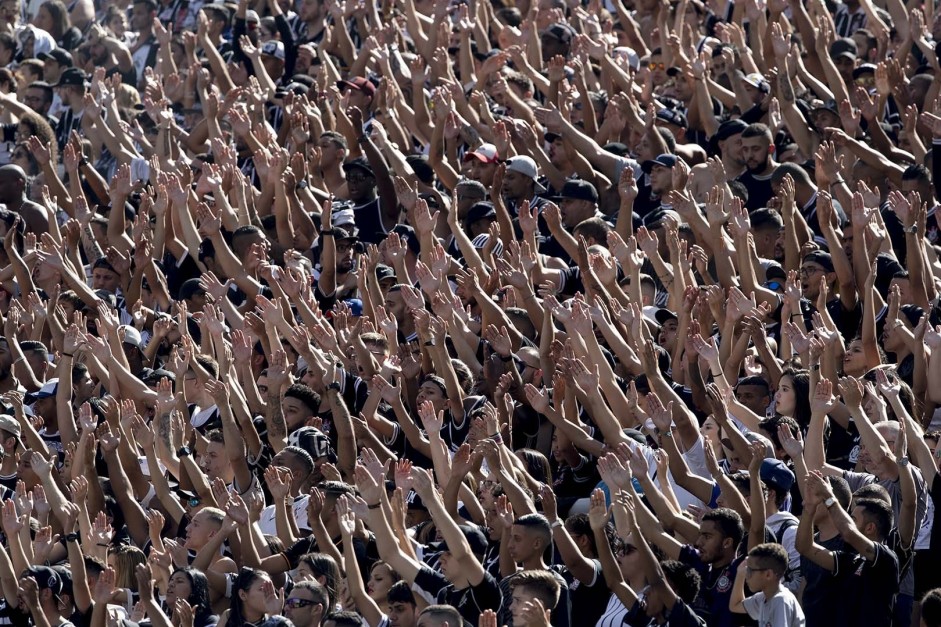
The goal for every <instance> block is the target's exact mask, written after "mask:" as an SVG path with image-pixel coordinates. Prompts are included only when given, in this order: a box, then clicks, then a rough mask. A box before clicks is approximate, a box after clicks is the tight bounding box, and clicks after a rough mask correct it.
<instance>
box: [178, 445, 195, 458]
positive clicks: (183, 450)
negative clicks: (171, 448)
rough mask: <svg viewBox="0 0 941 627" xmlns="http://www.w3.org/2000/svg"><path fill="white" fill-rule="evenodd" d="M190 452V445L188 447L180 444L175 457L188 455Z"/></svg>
mask: <svg viewBox="0 0 941 627" xmlns="http://www.w3.org/2000/svg"><path fill="white" fill-rule="evenodd" d="M191 452H192V451H190V447H188V446H181V447H180V448H179V449H177V451H176V456H177V457H186V456H188V455H189V454H190V453H191Z"/></svg>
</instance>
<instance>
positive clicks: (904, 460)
mask: <svg viewBox="0 0 941 627" xmlns="http://www.w3.org/2000/svg"><path fill="white" fill-rule="evenodd" d="M910 463H911V460H909V459H908V457H907V456H906V457H902V458H901V459H899V467H900V468H905V467H906V466H908V465H909V464H910Z"/></svg>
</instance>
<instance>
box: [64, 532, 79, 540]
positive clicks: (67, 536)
mask: <svg viewBox="0 0 941 627" xmlns="http://www.w3.org/2000/svg"><path fill="white" fill-rule="evenodd" d="M78 537H79V536H78V534H77V533H75V532H73V533H67V534H65V541H66V542H78Z"/></svg>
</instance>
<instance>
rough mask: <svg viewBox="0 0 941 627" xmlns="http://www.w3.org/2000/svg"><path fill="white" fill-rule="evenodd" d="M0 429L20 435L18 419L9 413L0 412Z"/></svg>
mask: <svg viewBox="0 0 941 627" xmlns="http://www.w3.org/2000/svg"><path fill="white" fill-rule="evenodd" d="M0 429H3V430H4V431H6V432H7V433H12V434H13V435H15V436H16V437H20V433H22V430H21V429H20V421H19V420H17V419H16V418H14V417H13V416H11V415H10V414H0Z"/></svg>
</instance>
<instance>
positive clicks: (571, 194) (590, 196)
mask: <svg viewBox="0 0 941 627" xmlns="http://www.w3.org/2000/svg"><path fill="white" fill-rule="evenodd" d="M559 198H560V199H561V198H571V199H573V200H590V201H591V202H598V190H597V189H595V186H594V185H592V184H591V183H589V182H588V181H583V180H582V179H569V180H567V181H565V185H563V186H562V191H560V192H559Z"/></svg>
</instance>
